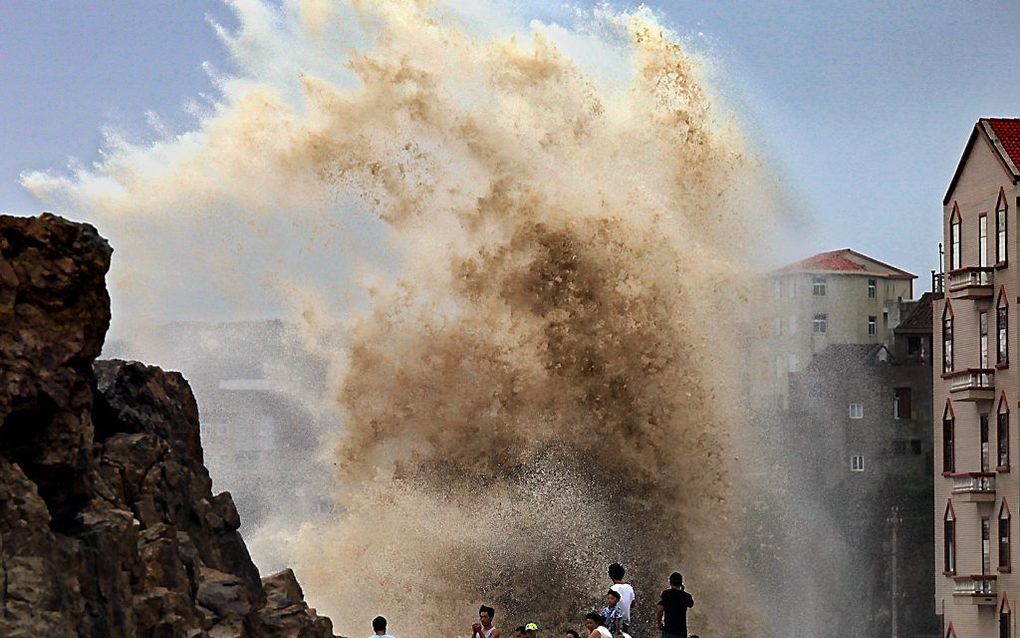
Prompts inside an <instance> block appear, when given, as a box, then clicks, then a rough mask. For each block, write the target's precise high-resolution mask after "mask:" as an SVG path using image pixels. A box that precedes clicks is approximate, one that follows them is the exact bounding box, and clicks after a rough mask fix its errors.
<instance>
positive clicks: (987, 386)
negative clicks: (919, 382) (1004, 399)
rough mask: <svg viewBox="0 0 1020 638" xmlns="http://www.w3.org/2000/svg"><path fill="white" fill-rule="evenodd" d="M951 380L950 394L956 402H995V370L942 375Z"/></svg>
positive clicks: (964, 371)
mask: <svg viewBox="0 0 1020 638" xmlns="http://www.w3.org/2000/svg"><path fill="white" fill-rule="evenodd" d="M942 377H943V378H945V379H949V392H950V394H951V395H952V399H953V400H954V401H994V400H995V370H994V369H993V368H969V369H967V370H957V371H956V372H948V373H946V374H944V375H942Z"/></svg>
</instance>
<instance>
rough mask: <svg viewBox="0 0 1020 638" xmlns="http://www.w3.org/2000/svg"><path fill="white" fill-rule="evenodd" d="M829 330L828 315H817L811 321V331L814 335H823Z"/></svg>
mask: <svg viewBox="0 0 1020 638" xmlns="http://www.w3.org/2000/svg"><path fill="white" fill-rule="evenodd" d="M828 330H829V315H827V314H825V313H818V314H816V315H815V316H814V318H813V319H812V320H811V331H812V332H814V333H815V334H822V335H823V334H825V333H826V332H828Z"/></svg>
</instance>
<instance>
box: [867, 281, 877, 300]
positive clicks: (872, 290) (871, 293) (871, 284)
mask: <svg viewBox="0 0 1020 638" xmlns="http://www.w3.org/2000/svg"><path fill="white" fill-rule="evenodd" d="M877 296H878V282H877V281H875V280H874V279H869V280H868V299H874V298H875V297H877Z"/></svg>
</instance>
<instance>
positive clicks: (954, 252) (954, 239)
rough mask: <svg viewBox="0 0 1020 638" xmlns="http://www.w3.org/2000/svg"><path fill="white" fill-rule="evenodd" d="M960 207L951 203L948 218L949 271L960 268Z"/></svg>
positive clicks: (961, 264) (961, 265)
mask: <svg viewBox="0 0 1020 638" xmlns="http://www.w3.org/2000/svg"><path fill="white" fill-rule="evenodd" d="M960 220H961V217H960V207H959V206H957V205H956V202H953V212H952V214H951V215H950V216H949V270H951V271H952V270H956V269H957V268H962V267H963V263H962V262H961V261H960Z"/></svg>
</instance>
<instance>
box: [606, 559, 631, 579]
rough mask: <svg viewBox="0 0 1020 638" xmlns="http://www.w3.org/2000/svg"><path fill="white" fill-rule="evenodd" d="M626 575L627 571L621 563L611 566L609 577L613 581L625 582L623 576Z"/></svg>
mask: <svg viewBox="0 0 1020 638" xmlns="http://www.w3.org/2000/svg"><path fill="white" fill-rule="evenodd" d="M626 573H627V570H626V569H624V568H623V565H621V564H620V563H613V564H612V565H610V566H609V577H610V578H612V579H613V580H623V575H624V574H626Z"/></svg>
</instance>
